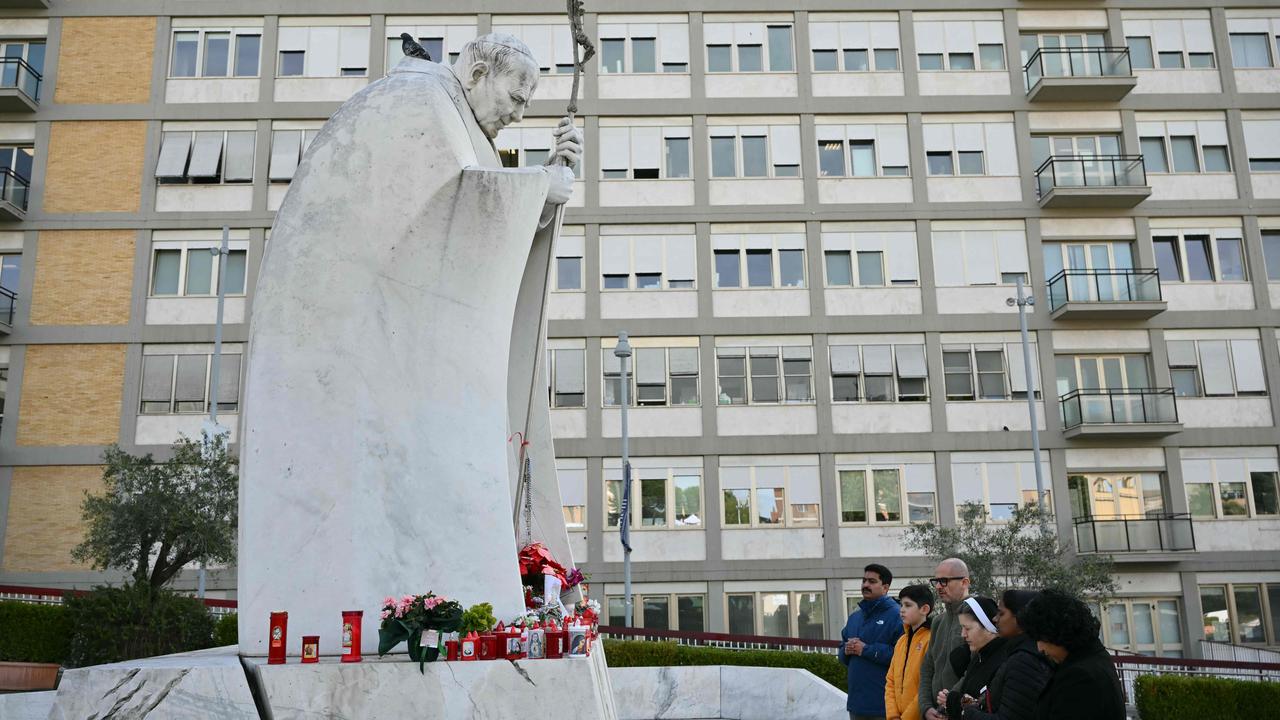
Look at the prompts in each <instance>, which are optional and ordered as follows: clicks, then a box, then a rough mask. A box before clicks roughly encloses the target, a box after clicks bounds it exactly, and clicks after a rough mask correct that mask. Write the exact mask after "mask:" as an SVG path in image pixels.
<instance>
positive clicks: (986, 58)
mask: <svg viewBox="0 0 1280 720" xmlns="http://www.w3.org/2000/svg"><path fill="white" fill-rule="evenodd" d="M978 57H979V60H980V62H981V63H982V69H983V70H1003V69H1004V46H1003V45H979V46H978Z"/></svg>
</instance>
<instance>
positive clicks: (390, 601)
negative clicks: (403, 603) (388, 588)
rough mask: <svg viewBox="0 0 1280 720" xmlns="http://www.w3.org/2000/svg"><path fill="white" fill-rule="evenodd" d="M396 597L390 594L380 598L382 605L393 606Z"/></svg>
mask: <svg viewBox="0 0 1280 720" xmlns="http://www.w3.org/2000/svg"><path fill="white" fill-rule="evenodd" d="M395 605H396V599H395V598H393V597H391V596H390V595H388V596H386V597H384V598H382V607H395Z"/></svg>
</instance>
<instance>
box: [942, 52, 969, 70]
mask: <svg viewBox="0 0 1280 720" xmlns="http://www.w3.org/2000/svg"><path fill="white" fill-rule="evenodd" d="M947 64H948V66H949V69H951V70H972V69H973V67H974V66H973V53H949V54H948V55H947Z"/></svg>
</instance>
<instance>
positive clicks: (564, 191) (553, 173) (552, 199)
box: [542, 165, 573, 205]
mask: <svg viewBox="0 0 1280 720" xmlns="http://www.w3.org/2000/svg"><path fill="white" fill-rule="evenodd" d="M542 171H543V172H545V173H546V174H547V177H548V178H549V179H550V180H551V183H550V185H549V186H548V187H547V204H548V205H563V204H565V203H567V202H569V198H571V197H573V171H572V170H570V169H569V168H567V167H564V166H563V165H544V166H543V167H542Z"/></svg>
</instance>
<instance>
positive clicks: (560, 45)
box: [492, 15, 603, 75]
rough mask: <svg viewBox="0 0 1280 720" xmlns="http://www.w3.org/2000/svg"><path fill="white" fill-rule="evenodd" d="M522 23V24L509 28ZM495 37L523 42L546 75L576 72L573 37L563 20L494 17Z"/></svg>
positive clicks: (550, 16)
mask: <svg viewBox="0 0 1280 720" xmlns="http://www.w3.org/2000/svg"><path fill="white" fill-rule="evenodd" d="M515 22H519V23H520V24H518V25H516V24H509V23H515ZM492 32H495V33H507V34H509V35H515V36H516V37H518V38H520V40H521V41H522V42H524V44H525V45H527V46H528V47H529V50H530V51H531V52H532V53H533V57H534V59H535V60H536V61H537V63H538V69H539V70H540V71H541V73H542V74H543V75H551V74H564V73H572V72H573V37H572V36H571V35H570V34H569V27H568V26H567V25H565V24H564V18H563V17H557V16H555V15H519V16H510V15H508V16H506V17H502V16H495V17H494V19H493V30H492ZM601 37H603V36H601Z"/></svg>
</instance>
